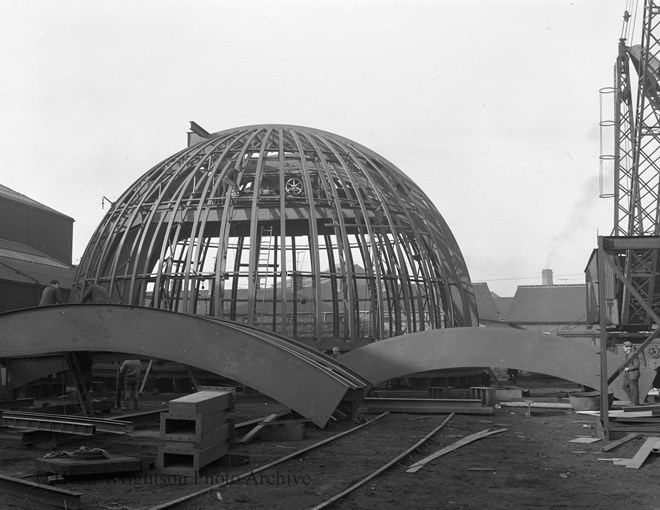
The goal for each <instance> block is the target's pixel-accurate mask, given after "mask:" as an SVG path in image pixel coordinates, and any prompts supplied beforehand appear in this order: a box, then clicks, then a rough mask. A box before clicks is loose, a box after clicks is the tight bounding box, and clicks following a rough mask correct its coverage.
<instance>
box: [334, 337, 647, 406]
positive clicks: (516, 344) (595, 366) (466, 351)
mask: <svg viewBox="0 0 660 510" xmlns="http://www.w3.org/2000/svg"><path fill="white" fill-rule="evenodd" d="M608 359H609V366H611V367H616V366H618V365H619V361H620V360H619V357H618V356H617V355H616V354H613V353H608ZM339 360H340V361H341V362H342V363H343V364H344V365H345V366H347V367H349V368H351V369H353V370H355V371H356V372H358V373H360V374H362V375H363V376H364V377H366V378H368V379H369V380H370V381H373V382H374V383H379V382H382V381H386V380H388V379H392V378H395V377H403V376H405V375H410V374H414V373H419V372H426V371H429V370H438V369H444V368H458V367H503V368H517V369H519V370H527V371H530V372H537V373H542V374H547V375H552V376H555V377H560V378H562V379H566V380H568V381H574V382H576V383H579V384H583V385H585V386H590V387H592V388H600V355H599V353H598V351H597V350H596V348H595V347H594V346H592V345H590V344H586V343H582V342H577V341H575V340H569V339H566V338H562V337H558V336H555V335H546V334H542V333H535V332H531V331H522V330H517V329H506V328H448V329H438V330H433V331H422V332H419V333H412V334H409V335H403V336H400V337H393V338H389V339H387V340H383V341H381V342H376V343H373V344H370V345H367V346H365V347H360V348H359V349H355V350H353V351H351V352H349V353H346V354H344V355H343V356H341V357H340V358H339ZM654 374H655V372H654V371H653V370H651V369H643V370H642V379H641V380H640V395H641V394H642V391H648V389H649V388H650V386H651V381H652V379H653V376H654ZM609 391H610V392H614V394H615V395H616V396H617V397H618V398H622V399H627V397H626V396H625V393H623V391H622V390H621V384H616V382H613V383H612V384H611V385H610V387H609Z"/></svg>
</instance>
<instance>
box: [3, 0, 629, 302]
mask: <svg viewBox="0 0 660 510" xmlns="http://www.w3.org/2000/svg"><path fill="white" fill-rule="evenodd" d="M626 8H627V5H626V2H625V1H624V0H583V1H581V0H572V1H571V0H471V1H457V0H451V1H449V0H396V1H387V0H346V1H344V0H314V1H311V0H270V1H265V0H250V1H245V2H241V1H225V0H213V1H211V0H186V1H172V0H151V1H145V0H131V1H119V0H113V1H110V2H102V1H91V0H26V1H21V0H0V85H1V87H2V88H1V93H0V112H1V115H2V117H1V122H0V130H1V132H0V143H1V144H2V154H3V161H2V170H0V183H1V184H3V185H5V186H7V187H9V188H12V189H13V190H15V191H17V192H19V193H22V194H24V195H27V196H29V197H30V198H33V199H35V200H37V201H39V202H41V203H43V204H45V205H48V206H50V207H52V208H54V209H56V210H58V211H60V212H62V213H64V214H66V215H68V216H71V217H72V218H74V219H75V224H74V246H73V258H74V262H77V261H78V260H79V259H80V257H81V256H82V254H83V251H84V249H85V246H86V244H87V242H88V241H89V239H90V237H91V235H92V233H93V231H94V229H95V228H96V227H97V226H98V224H99V223H100V221H101V219H102V217H103V215H104V213H105V212H107V205H106V207H105V209H102V208H101V202H102V198H103V197H107V198H108V199H110V200H115V199H116V198H118V197H119V195H120V194H121V193H122V192H123V191H124V190H125V189H126V188H128V187H129V186H130V185H131V184H132V183H133V182H134V181H135V180H136V179H137V178H138V177H140V176H141V175H142V174H143V173H145V172H146V171H147V170H149V169H150V168H151V167H152V166H154V165H156V164H157V163H159V162H160V161H161V160H163V159H165V158H166V157H168V156H170V155H172V154H174V153H175V152H177V151H179V150H180V149H182V148H184V147H185V145H186V132H187V131H188V128H189V121H191V120H194V121H196V122H197V123H199V124H200V125H201V126H203V127H204V128H205V129H206V130H208V131H210V132H215V131H220V130H223V129H227V128H232V127H238V126H244V125H249V124H262V123H264V124H266V123H281V124H295V125H302V126H308V127H313V128H318V129H322V130H325V131H330V132H333V133H336V134H339V135H342V136H344V137H346V138H349V139H351V140H354V141H356V142H358V143H360V144H362V145H365V146H367V147H369V148H370V149H372V150H374V151H375V152H377V153H379V154H380V155H381V156H383V157H384V158H386V159H388V160H389V161H391V162H392V163H394V164H395V165H396V166H397V167H399V168H400V169H401V170H402V171H403V172H405V173H406V174H408V175H409V176H410V177H411V178H412V179H413V180H415V181H416V182H417V183H418V184H419V185H420V186H421V187H422V188H423V189H424V190H425V191H426V193H427V194H428V195H429V197H430V198H431V200H432V201H433V202H434V203H435V205H436V206H437V208H438V210H439V211H440V213H441V214H442V215H443V217H444V218H445V220H446V221H447V223H448V224H449V226H450V228H451V229H452V231H453V233H454V235H455V236H456V238H457V240H458V243H459V246H460V247H461V250H462V252H463V255H464V257H465V259H466V261H467V264H468V269H469V271H470V276H471V278H472V280H473V281H486V282H488V284H489V287H490V289H491V290H492V291H494V292H496V293H498V294H499V295H502V296H513V294H514V293H515V289H516V287H517V286H518V285H534V284H540V283H541V271H542V270H543V269H545V268H549V269H552V270H553V271H554V281H555V283H583V282H584V275H583V271H584V268H585V266H586V263H587V261H588V258H589V256H590V254H591V250H592V249H593V248H595V246H596V239H597V235H598V234H601V235H609V234H610V233H611V230H612V223H613V219H612V218H613V203H612V201H611V199H610V200H608V199H600V198H598V195H599V154H600V136H599V120H600V105H599V90H600V89H601V88H604V87H611V86H612V85H613V66H614V62H615V58H616V54H617V45H618V40H619V37H620V35H621V29H622V24H623V14H624V11H625V9H626ZM639 9H640V13H639V16H641V5H640V7H639ZM639 36H640V34H639V33H635V34H634V36H633V38H632V39H633V40H632V43H635V44H637V43H638V42H639V41H638V39H639ZM635 38H636V39H637V40H635Z"/></svg>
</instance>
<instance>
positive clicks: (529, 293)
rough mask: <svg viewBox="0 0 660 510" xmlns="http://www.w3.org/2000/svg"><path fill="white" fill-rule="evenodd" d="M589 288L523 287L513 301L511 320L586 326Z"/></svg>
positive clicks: (510, 311)
mask: <svg viewBox="0 0 660 510" xmlns="http://www.w3.org/2000/svg"><path fill="white" fill-rule="evenodd" d="M586 316H587V298H586V285H584V284H577V285H529V286H520V287H518V290H517V291H516V295H515V296H514V297H513V302H512V303H511V308H510V309H509V314H508V317H507V318H508V320H510V321H511V322H517V323H529V322H533V323H571V322H585V321H586Z"/></svg>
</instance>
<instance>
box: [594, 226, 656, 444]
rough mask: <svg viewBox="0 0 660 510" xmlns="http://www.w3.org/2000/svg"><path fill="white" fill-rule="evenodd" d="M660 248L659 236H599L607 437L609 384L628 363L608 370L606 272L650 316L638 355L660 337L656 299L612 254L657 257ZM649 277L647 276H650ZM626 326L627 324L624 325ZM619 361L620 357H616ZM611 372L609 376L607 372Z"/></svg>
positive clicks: (603, 402)
mask: <svg viewBox="0 0 660 510" xmlns="http://www.w3.org/2000/svg"><path fill="white" fill-rule="evenodd" d="M659 251H660V237H657V236H646V237H619V236H616V237H604V236H599V237H598V306H599V323H600V354H601V356H600V359H601V383H600V388H601V406H600V409H601V411H600V421H601V424H602V427H603V435H604V437H605V439H609V436H610V422H609V414H608V410H609V405H608V400H607V399H608V396H607V395H608V391H607V388H608V387H609V385H610V384H611V383H612V382H613V381H614V380H615V379H616V377H618V376H619V374H620V373H621V371H622V370H623V368H624V367H625V363H623V364H622V363H617V368H616V370H614V371H610V370H609V369H608V359H607V358H608V356H605V355H604V353H606V352H607V338H608V321H607V314H606V313H605V307H606V294H605V288H606V284H611V282H607V281H606V279H607V276H606V275H607V271H606V269H609V270H610V271H611V272H612V274H613V275H614V278H615V280H616V281H618V282H619V283H620V284H621V285H622V286H623V290H622V293H623V295H627V296H629V297H630V299H631V300H632V299H633V298H634V302H635V303H636V306H637V307H638V308H639V309H640V310H641V311H643V314H644V316H645V317H648V323H647V324H646V329H647V330H648V331H650V333H648V334H647V336H646V338H645V340H644V341H643V342H642V343H641V344H639V345H637V346H636V347H637V349H636V351H635V352H634V354H633V356H634V357H636V356H639V355H640V354H641V353H642V352H643V350H644V349H645V348H646V347H647V346H648V345H649V344H650V343H651V342H652V341H653V340H655V339H656V338H658V336H660V316H659V315H658V314H657V313H656V312H655V310H654V306H653V305H654V302H653V301H654V300H653V298H652V296H647V295H645V294H642V291H641V290H640V289H639V288H638V287H637V285H636V284H635V282H634V281H633V278H632V277H631V276H630V275H629V276H626V274H624V271H623V270H622V269H621V268H620V267H619V265H618V264H617V262H616V260H614V258H613V256H614V255H617V254H619V253H622V252H625V253H626V256H627V257H628V258H631V257H637V256H638V255H639V254H640V252H641V253H644V254H652V258H653V259H657V255H658V252H659ZM652 276H655V275H652ZM647 278H648V276H647ZM625 326H626V325H624V327H625ZM617 361H618V360H617ZM608 374H609V375H608Z"/></svg>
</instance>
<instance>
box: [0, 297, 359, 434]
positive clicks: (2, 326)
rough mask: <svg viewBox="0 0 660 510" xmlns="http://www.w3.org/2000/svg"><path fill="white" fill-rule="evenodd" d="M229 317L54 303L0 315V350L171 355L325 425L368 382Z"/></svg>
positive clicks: (12, 354) (24, 353)
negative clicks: (350, 394)
mask: <svg viewBox="0 0 660 510" xmlns="http://www.w3.org/2000/svg"><path fill="white" fill-rule="evenodd" d="M265 337H267V335H266V334H265V332H264V331H259V332H258V334H255V333H254V332H253V331H250V330H249V329H248V328H237V327H235V324H233V323H223V321H219V320H204V319H203V318H202V317H197V316H193V315H184V314H179V313H174V312H168V311H164V310H158V309H153V308H139V307H132V306H122V305H59V306H51V307H39V308H29V309H24V310H17V311H13V312H9V313H4V314H0V356H2V357H8V358H12V357H25V356H37V355H45V354H52V353H59V352H66V351H108V352H120V353H127V354H133V355H136V356H139V357H141V358H158V359H166V360H171V361H176V362H179V363H183V364H186V365H191V366H194V367H198V368H201V369H203V370H207V371H209V372H212V373H215V374H219V375H222V376H224V377H227V378H229V379H232V380H234V381H237V382H240V383H242V384H245V385H247V386H249V387H251V388H254V389H256V390H258V391H260V392H261V393H264V394H265V395H268V396H270V397H272V398H274V399H275V400H277V401H278V402H281V403H282V404H284V405H286V406H288V407H290V408H291V409H293V410H295V411H296V412H298V413H300V414H301V415H303V416H305V417H306V418H308V419H310V420H312V421H313V422H314V423H315V424H317V425H319V426H324V425H325V424H326V422H327V421H328V419H329V418H330V416H331V415H332V413H333V411H334V410H335V409H336V407H337V405H338V404H339V402H340V401H341V399H342V398H343V397H344V395H345V394H346V392H347V391H348V390H355V389H360V388H364V387H365V386H367V385H368V384H369V383H368V381H366V380H364V379H363V378H361V377H360V376H359V375H357V374H353V373H352V372H351V371H350V370H349V369H346V368H345V367H343V366H342V365H340V364H338V363H337V362H335V361H332V360H330V359H329V358H327V357H325V358H326V360H327V362H325V363H324V362H323V360H322V359H321V360H320V359H319V358H318V356H317V357H312V356H311V355H310V356H307V355H305V349H302V348H301V349H296V348H295V347H296V346H297V343H296V342H294V341H292V340H288V341H285V340H284V339H282V338H280V337H277V338H276V339H272V341H266V339H265Z"/></svg>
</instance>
